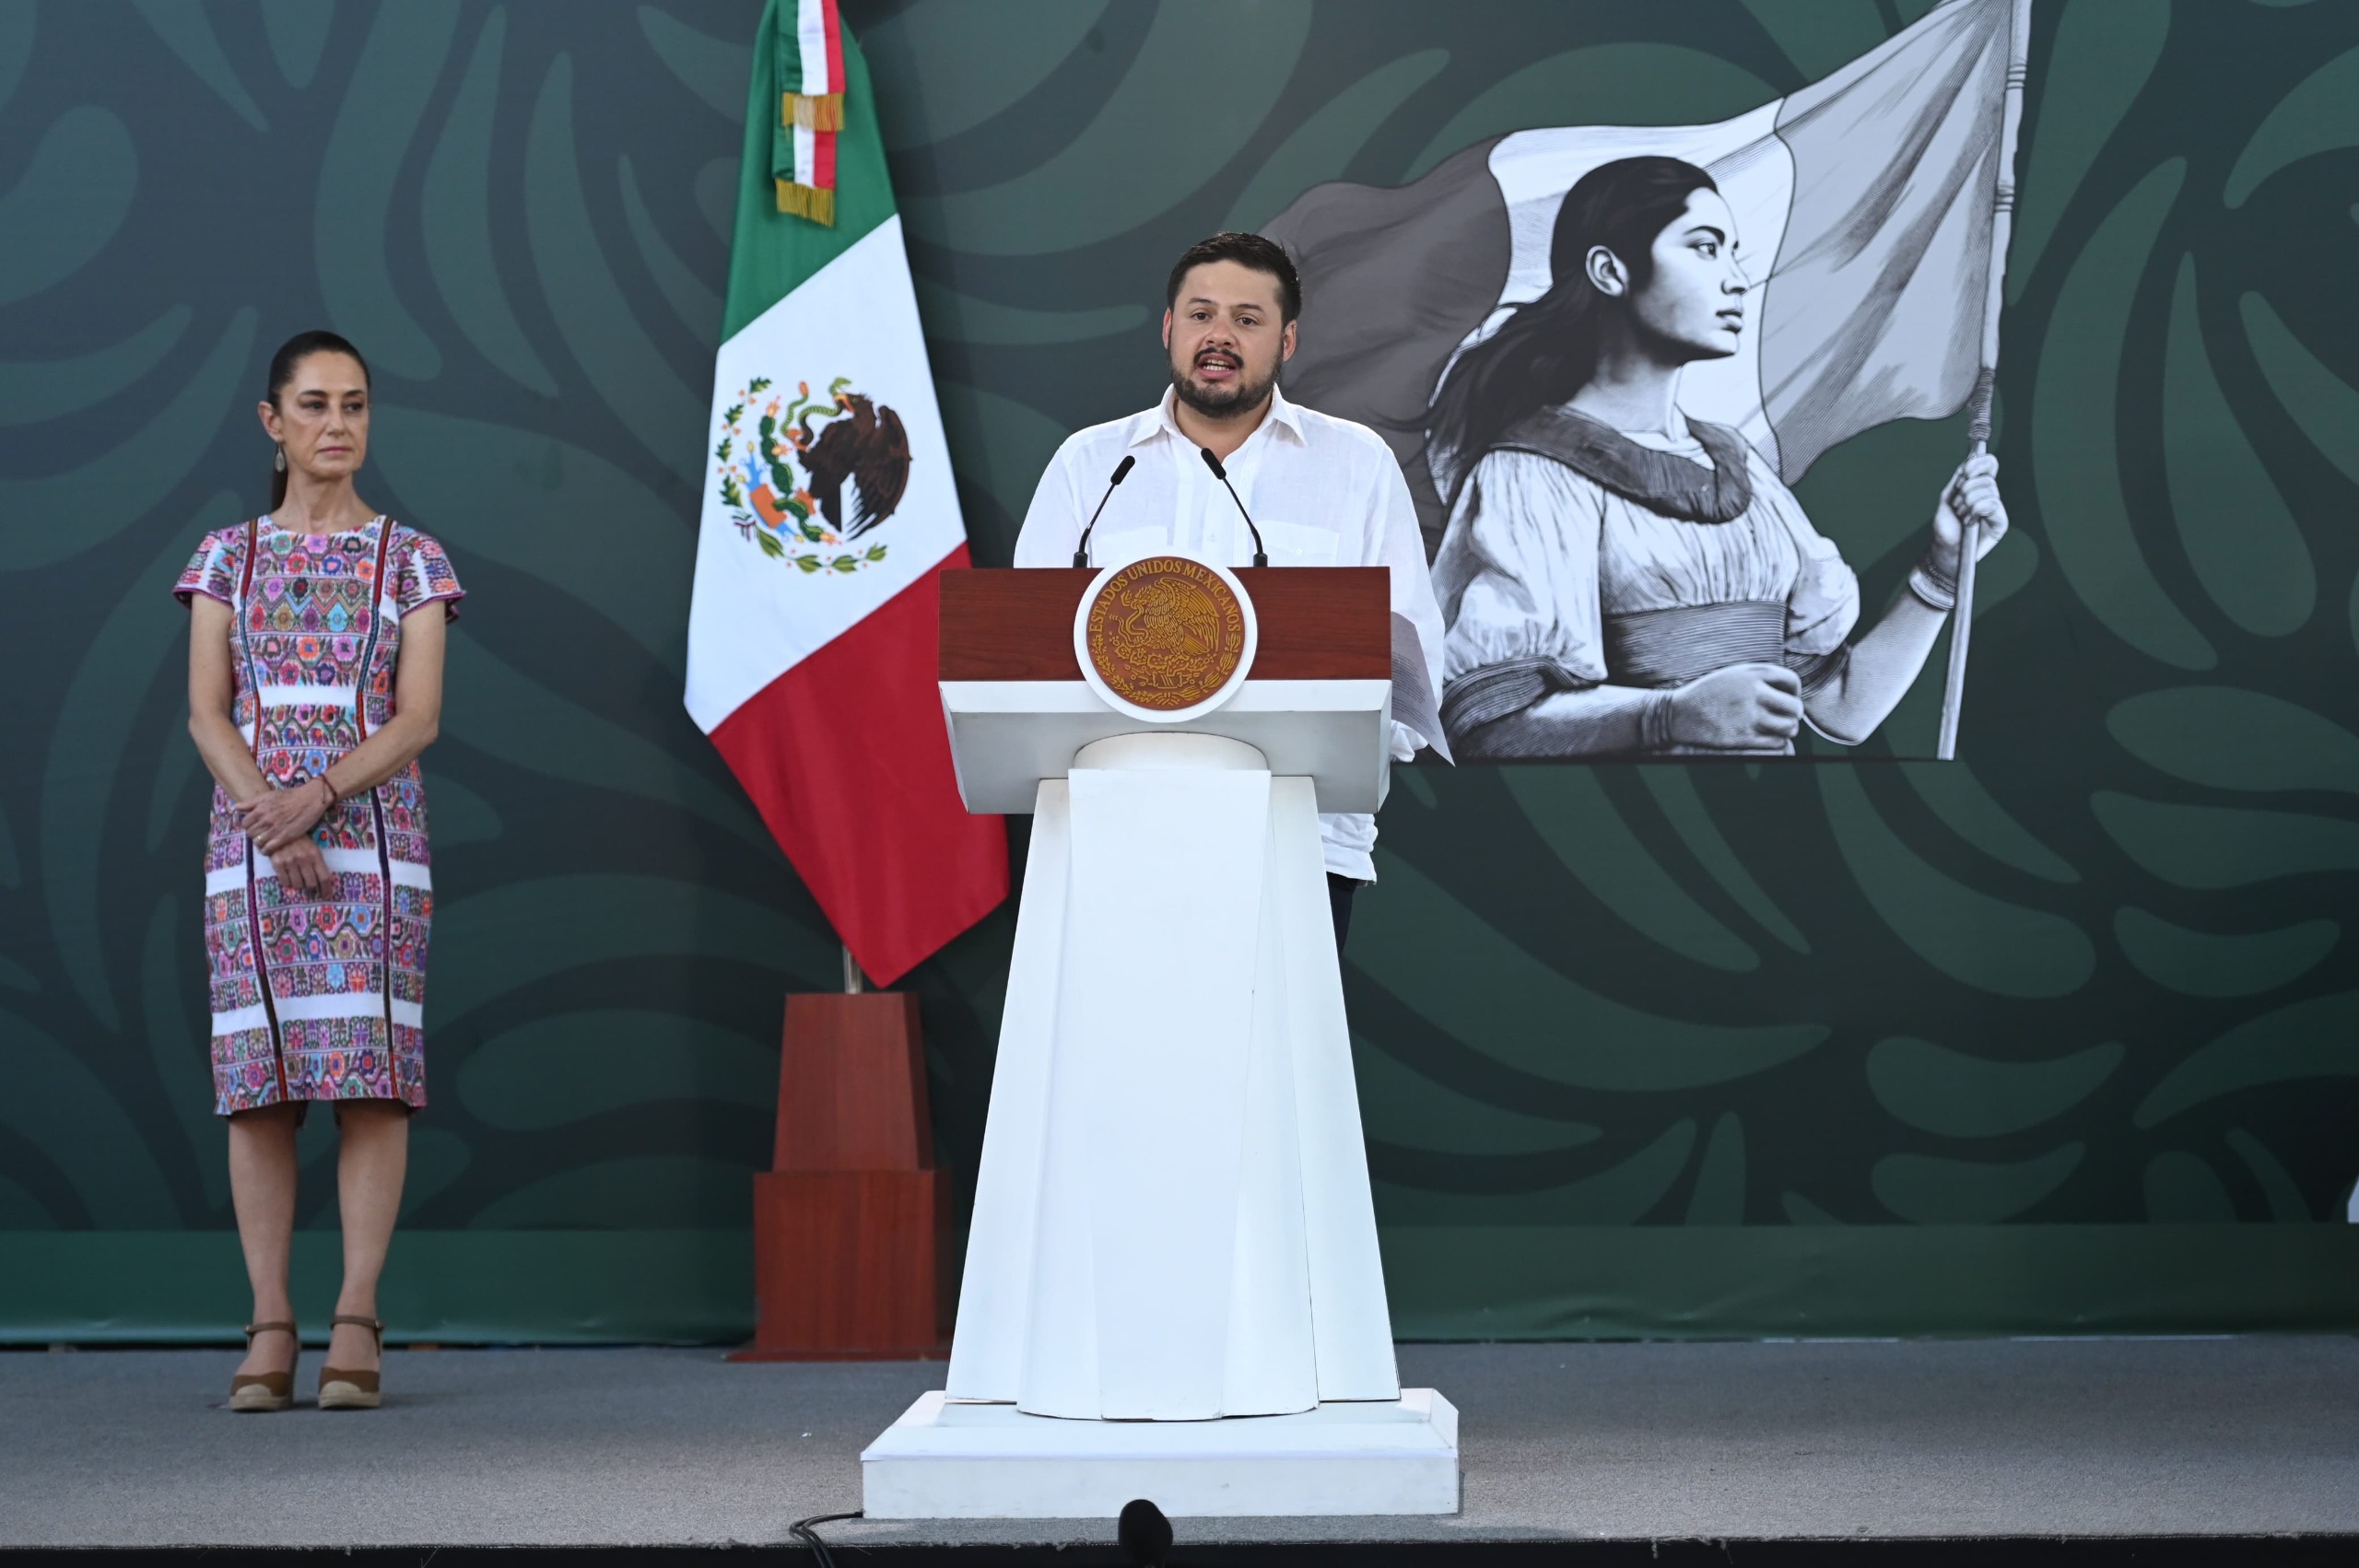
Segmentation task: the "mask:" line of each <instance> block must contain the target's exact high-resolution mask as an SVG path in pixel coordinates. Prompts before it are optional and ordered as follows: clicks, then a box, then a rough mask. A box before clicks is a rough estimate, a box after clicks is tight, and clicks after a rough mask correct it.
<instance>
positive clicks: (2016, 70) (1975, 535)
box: [1933, 0, 2031, 762]
mask: <svg viewBox="0 0 2359 1568" xmlns="http://www.w3.org/2000/svg"><path fill="white" fill-rule="evenodd" d="M2030 48H2031V0H2014V14H2013V16H2012V17H2011V18H2008V23H2007V83H2006V99H2005V103H2004V105H2003V107H2002V108H2001V111H2000V122H1999V179H1998V187H1997V189H1996V190H1995V191H1994V192H1993V193H1992V200H1991V212H1990V272H1989V287H1988V288H1987V289H1986V290H1985V295H1984V299H1983V308H1982V369H1981V373H1980V374H1978V375H1977V376H1976V377H1975V379H1974V392H1973V395H1972V396H1971V397H1969V398H1968V399H1967V402H1966V408H1967V411H1968V417H1967V425H1966V435H1967V438H1968V439H1970V440H1972V441H1973V443H1974V455H1976V456H1977V457H1979V456H1981V455H1982V454H1983V453H1984V452H1987V451H1989V450H1990V403H1991V399H1992V398H1993V397H1994V396H1995V395H1996V394H1997V392H1998V385H1999V307H2000V304H2001V300H2002V298H2004V295H2005V293H2006V286H2007V241H2008V240H2009V239H2010V238H2011V237H2012V236H2013V233H2014V228H2015V140H2016V135H2015V134H2016V128H2017V127H2018V126H2019V125H2020V124H2021V123H2022V121H2023V113H2024V76H2025V69H2026V64H2027V60H2028V57H2029V53H2030ZM1958 535H1959V537H1958V557H1957V607H1956V608H1955V609H1954V610H1953V611H1952V612H1951V613H1950V615H1951V618H1950V666H1949V672H1948V674H1947V676H1946V678H1945V679H1944V680H1943V681H1942V732H1941V738H1940V740H1939V741H1938V742H1937V743H1935V745H1934V748H1933V755H1935V756H1937V757H1939V758H1940V759H1941V760H1942V761H1943V762H1948V761H1951V760H1952V759H1953V758H1954V757H1955V756H1956V755H1957V721H1958V712H1959V709H1961V708H1964V707H1965V706H1966V647H1967V644H1968V643H1969V642H1970V641H1971V640H1972V638H1973V636H1974V568H1975V555H1976V552H1977V551H1978V550H1979V549H1980V547H1981V544H1982V524H1981V521H1980V520H1979V519H1977V518H1971V517H1967V518H1961V519H1959V520H1958Z"/></svg>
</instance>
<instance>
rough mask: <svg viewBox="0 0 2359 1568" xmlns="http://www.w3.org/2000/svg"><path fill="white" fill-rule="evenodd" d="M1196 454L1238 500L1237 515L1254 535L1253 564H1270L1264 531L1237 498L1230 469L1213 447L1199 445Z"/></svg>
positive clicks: (1225, 488)
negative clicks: (1257, 526)
mask: <svg viewBox="0 0 2359 1568" xmlns="http://www.w3.org/2000/svg"><path fill="white" fill-rule="evenodd" d="M1196 455H1197V456H1198V457H1201V458H1203V460H1204V466H1205V467H1206V468H1209V469H1211V470H1212V471H1213V477H1214V478H1215V479H1217V480H1219V481H1220V484H1221V488H1222V489H1224V490H1226V491H1227V492H1228V498H1229V499H1230V500H1232V501H1237V515H1238V516H1239V517H1241V518H1243V519H1244V520H1245V527H1246V530H1247V531H1248V532H1250V533H1251V534H1252V535H1253V564H1254V565H1255V566H1257V567H1266V566H1268V565H1269V564H1270V553H1269V552H1268V551H1267V550H1264V549H1263V548H1262V531H1261V530H1260V529H1259V528H1256V527H1255V526H1254V525H1253V514H1252V513H1251V512H1250V511H1247V510H1246V509H1245V503H1244V502H1243V501H1238V500H1237V486H1234V485H1232V484H1230V483H1229V482H1228V470H1227V469H1226V468H1223V467H1222V466H1221V462H1220V459H1218V458H1216V457H1215V456H1214V455H1213V449H1212V448H1210V447H1198V448H1197V449H1196Z"/></svg>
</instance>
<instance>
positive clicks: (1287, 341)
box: [1278, 318, 1302, 365]
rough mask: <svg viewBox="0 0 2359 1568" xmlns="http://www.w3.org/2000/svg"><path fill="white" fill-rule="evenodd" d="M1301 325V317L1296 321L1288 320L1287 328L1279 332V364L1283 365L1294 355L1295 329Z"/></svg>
mask: <svg viewBox="0 0 2359 1568" xmlns="http://www.w3.org/2000/svg"><path fill="white" fill-rule="evenodd" d="M1300 325H1302V322H1301V320H1300V319H1299V318H1297V319H1296V320H1294V321H1291V322H1287V323H1286V330H1285V332H1283V333H1279V334H1278V363H1279V364H1281V365H1283V364H1285V362H1286V361H1287V360H1289V359H1291V358H1293V357H1294V345H1295V329H1296V328H1297V327H1299V326H1300Z"/></svg>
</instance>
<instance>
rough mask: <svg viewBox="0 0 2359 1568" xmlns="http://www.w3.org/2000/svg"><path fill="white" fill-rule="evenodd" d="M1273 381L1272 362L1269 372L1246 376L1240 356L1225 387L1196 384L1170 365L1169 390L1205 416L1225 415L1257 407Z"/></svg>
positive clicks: (1274, 378)
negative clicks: (1233, 377)
mask: <svg viewBox="0 0 2359 1568" xmlns="http://www.w3.org/2000/svg"><path fill="white" fill-rule="evenodd" d="M1277 382H1278V371H1277V367H1276V366H1274V365H1273V366H1272V367H1271V368H1270V373H1269V374H1268V375H1266V376H1264V377H1262V379H1261V380H1258V381H1256V380H1248V379H1247V377H1246V373H1245V364H1244V361H1243V360H1241V359H1240V360H1239V361H1238V368H1237V380H1234V381H1232V382H1230V383H1229V384H1228V385H1227V386H1226V387H1203V386H1198V385H1196V384H1194V383H1193V381H1192V380H1191V378H1190V375H1189V373H1188V372H1187V371H1185V370H1182V369H1180V367H1179V366H1177V365H1174V366H1173V367H1171V390H1172V392H1173V393H1174V394H1176V395H1177V396H1178V397H1179V399H1180V402H1182V403H1184V404H1187V405H1188V406H1189V407H1191V408H1192V409H1194V410H1195V411H1196V412H1197V413H1199V414H1201V415H1203V416H1204V417H1205V418H1207V419H1226V418H1230V417H1232V416H1233V415H1238V414H1242V413H1244V412H1245V411H1246V410H1247V409H1250V408H1258V407H1260V406H1261V404H1262V399H1263V398H1265V397H1267V396H1269V395H1270V389H1271V388H1272V387H1273V386H1275V385H1277Z"/></svg>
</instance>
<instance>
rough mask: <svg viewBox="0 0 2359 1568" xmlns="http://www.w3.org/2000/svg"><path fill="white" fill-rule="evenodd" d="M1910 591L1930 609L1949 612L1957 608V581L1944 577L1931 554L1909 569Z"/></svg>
mask: <svg viewBox="0 0 2359 1568" xmlns="http://www.w3.org/2000/svg"><path fill="white" fill-rule="evenodd" d="M1908 591H1909V592H1911V593H1913V594H1915V595H1916V596H1917V597H1918V598H1919V599H1920V600H1922V601H1923V602H1924V603H1925V604H1926V606H1927V607H1928V608H1930V609H1934V610H1942V611H1948V610H1954V609H1956V608H1957V582H1956V579H1953V578H1948V577H1944V576H1942V569H1941V568H1939V567H1937V566H1935V565H1934V564H1933V557H1932V555H1931V552H1928V553H1927V554H1926V556H1925V557H1924V559H1922V560H1920V561H1919V562H1918V563H1917V564H1916V565H1915V566H1913V567H1911V568H1908Z"/></svg>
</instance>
